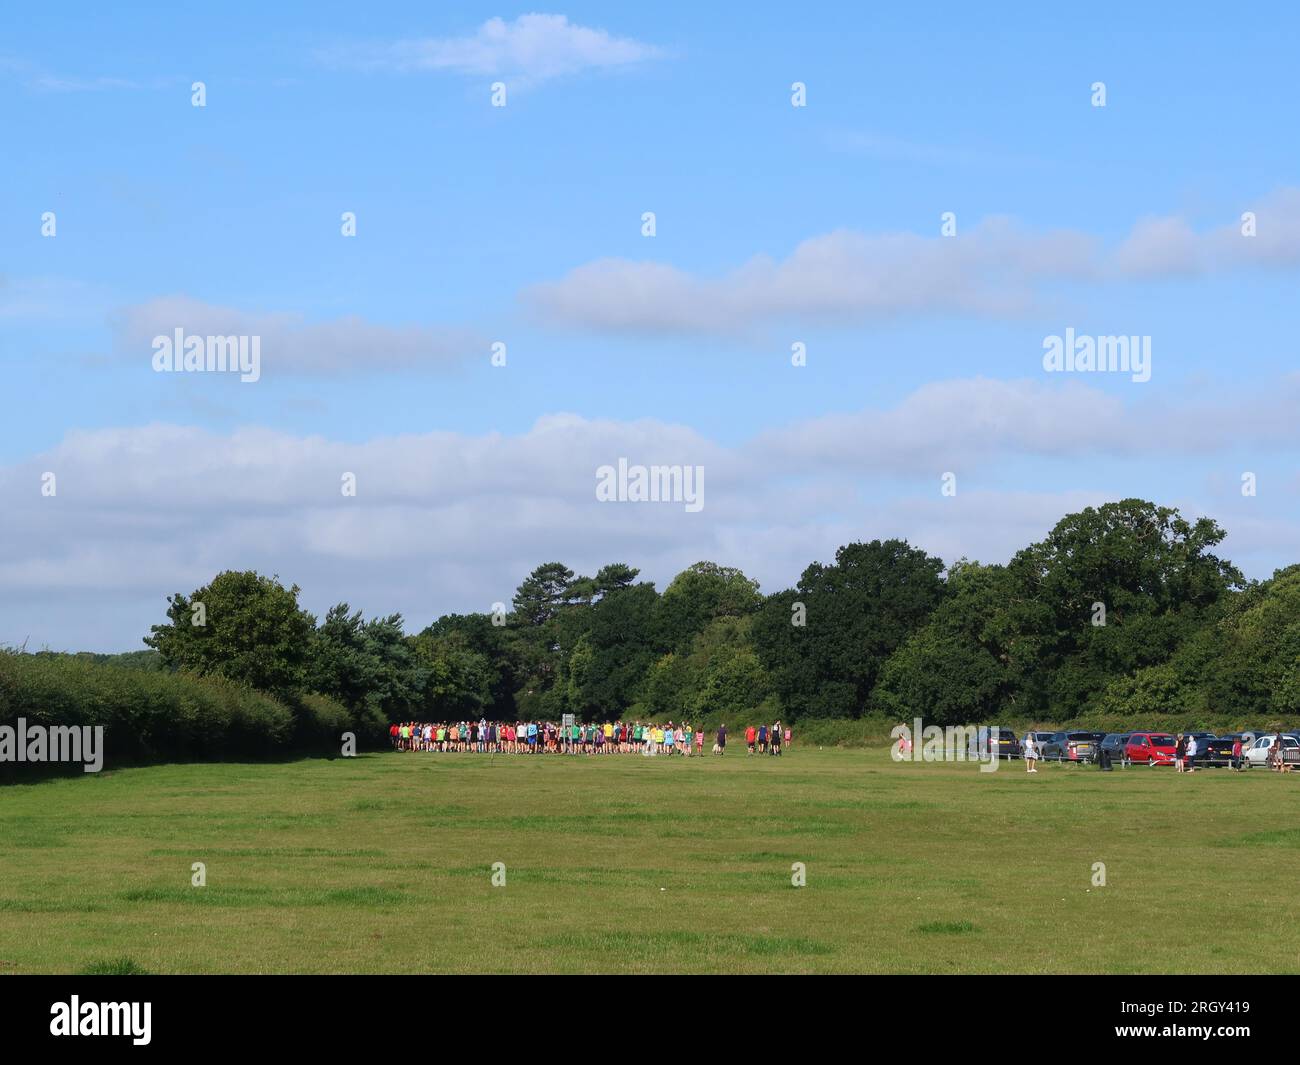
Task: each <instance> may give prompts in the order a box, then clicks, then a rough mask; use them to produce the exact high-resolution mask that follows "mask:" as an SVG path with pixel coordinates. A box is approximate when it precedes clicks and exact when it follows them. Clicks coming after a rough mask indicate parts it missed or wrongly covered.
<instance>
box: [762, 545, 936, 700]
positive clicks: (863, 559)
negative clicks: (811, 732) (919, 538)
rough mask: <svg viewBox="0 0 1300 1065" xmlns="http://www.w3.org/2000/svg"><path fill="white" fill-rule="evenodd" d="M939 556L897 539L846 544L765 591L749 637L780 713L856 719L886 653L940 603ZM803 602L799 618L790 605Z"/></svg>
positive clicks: (895, 648) (867, 698)
mask: <svg viewBox="0 0 1300 1065" xmlns="http://www.w3.org/2000/svg"><path fill="white" fill-rule="evenodd" d="M942 572H943V562H942V561H941V560H940V559H938V558H933V557H931V556H929V555H927V554H925V552H924V551H920V550H918V549H916V548H913V547H910V546H908V544H906V543H905V542H904V541H902V540H886V541H883V542H882V541H880V540H873V541H872V542H871V543H865V544H863V543H858V544H849V545H848V546H846V547H841V548H840V549H839V550H838V551H837V552H836V553H835V562H834V564H832V565H829V566H826V565H822V564H821V563H819V562H814V563H813V564H812V565H811V566H809V567H808V568H807V569H806V570H804V572H803V576H802V577H800V578H799V584H798V587H797V588H796V589H795V590H794V591H792V592H783V593H781V594H779V595H776V596H772V597H769V598H768V599H767V600H766V601H765V602H764V604H763V607H762V610H761V611H760V613H759V617H758V620H757V622H756V624H755V627H754V642H755V645H756V648H757V651H758V654H759V656H760V658H761V659H762V662H763V664H764V666H766V668H767V670H768V672H769V673H770V674H771V677H772V682H773V686H774V688H775V690H776V692H777V694H778V695H779V696H780V699H781V702H782V704H783V705H784V706H785V707H786V710H787V713H788V714H789V715H791V716H796V717H858V716H859V715H860V714H862V713H863V711H864V710H865V709H866V708H867V706H868V702H869V698H870V695H871V692H872V689H873V688H874V687H875V684H876V679H877V676H878V674H879V672H880V669H881V668H882V666H883V665H884V663H885V661H886V660H887V659H888V657H889V656H890V655H891V654H892V653H893V652H894V651H895V650H897V648H898V647H899V646H901V645H902V643H903V642H904V641H905V640H906V639H907V637H908V636H910V635H911V634H912V633H913V632H915V631H916V630H917V629H918V628H920V626H921V625H922V624H924V623H925V621H926V620H927V619H928V618H929V616H930V614H931V612H932V611H933V610H934V609H935V607H937V606H938V605H939V603H940V602H942V601H943V599H944V596H945V593H946V588H945V585H944V582H943V579H942V576H941V574H942ZM798 607H802V610H803V611H804V619H803V620H804V622H805V623H804V624H803V625H797V624H795V623H794V622H795V620H796V619H797V618H798V616H799V615H798V614H796V613H795V609H796V608H798Z"/></svg>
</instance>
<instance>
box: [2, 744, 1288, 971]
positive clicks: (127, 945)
mask: <svg viewBox="0 0 1300 1065" xmlns="http://www.w3.org/2000/svg"><path fill="white" fill-rule="evenodd" d="M1298 814H1300V774H1295V775H1294V776H1286V777H1282V776H1279V775H1277V774H1273V773H1269V772H1267V771H1264V770H1253V771H1251V772H1250V773H1247V774H1240V775H1237V774H1232V773H1229V772H1227V771H1224V770H1214V771H1205V772H1198V773H1196V774H1195V775H1193V776H1190V777H1179V776H1177V775H1176V774H1175V773H1174V772H1173V771H1172V770H1170V769H1160V770H1148V769H1145V768H1134V769H1128V770H1116V771H1115V772H1113V773H1109V774H1106V773H1100V772H1098V771H1096V770H1093V769H1084V768H1071V767H1069V766H1064V767H1062V766H1045V767H1044V768H1043V770H1042V772H1040V773H1039V774H1038V775H1037V776H1027V775H1026V774H1025V772H1024V769H1023V766H1022V765H1021V763H1019V762H1013V763H1010V764H1009V765H1006V766H1004V767H1003V768H1002V769H1000V770H999V771H998V772H996V773H989V774H981V773H979V772H978V771H977V768H976V767H975V766H974V765H971V764H965V765H961V764H959V765H915V764H895V763H893V762H891V760H890V759H889V756H888V754H887V752H886V751H883V750H879V749H876V750H858V751H843V750H829V749H828V750H825V751H816V750H811V749H810V750H800V749H796V750H794V751H792V752H791V753H790V754H789V755H787V756H786V757H785V758H782V759H780V760H776V759H770V758H767V759H763V758H757V757H755V758H746V757H745V755H744V753H743V751H740V752H736V751H732V753H730V754H728V755H727V756H726V758H725V759H719V758H714V757H710V756H705V757H704V758H692V759H690V760H689V761H687V760H683V759H681V758H675V759H672V760H668V759H666V758H662V757H660V758H656V759H654V760H648V759H643V758H640V757H637V756H634V755H630V756H617V757H609V758H557V757H536V758H524V757H517V756H514V757H512V756H497V757H495V758H489V757H488V756H483V755H436V754H400V755H399V754H382V755H371V756H366V757H361V758H357V759H339V760H335V761H325V760H319V761H318V760H309V761H300V762H294V763H288V764H279V765H261V764H259V765H248V764H204V765H170V766H157V767H149V768H141V769H131V770H122V771H118V772H105V773H103V774H101V775H99V776H92V775H85V776H81V777H77V778H66V779H59V780H54V781H50V782H47V783H41V784H35V785H22V786H15V787H9V788H3V789H0V972H3V973H14V972H17V973H34V972H83V971H129V970H136V971H145V972H157V973H173V972H194V973H223V972H243V973H255V972H259V973H265V972H295V973H298V972H306V973H349V972H364V973H383V972H403V973H405V972H443V971H455V972H483V971H486V972H724V973H730V972H860V971H870V972H906V973H917V972H923V973H949V972H993V973H998V972H1045V973H1056V972H1102V973H1166V972H1213V973H1228V972H1294V971H1298V970H1300V924H1298V923H1297V922H1296V921H1295V920H1294V908H1295V902H1294V898H1295V884H1296V881H1297V877H1298V876H1300V816H1297V815H1298ZM193 862H204V863H206V866H207V880H208V883H207V886H206V887H202V888H196V887H192V886H190V879H191V875H192V874H191V864H192V863H193ZM494 862H504V863H505V866H506V881H507V882H506V885H505V886H504V887H499V888H497V887H493V886H492V884H491V880H490V878H491V866H492V864H493V863H494ZM794 862H803V863H806V866H807V886H806V887H804V888H795V887H793V886H792V885H791V865H792V863H794ZM1094 862H1104V863H1105V865H1106V875H1107V880H1108V884H1107V886H1105V887H1094V886H1093V885H1092V876H1093V871H1092V866H1093V863H1094ZM1266 928H1267V931H1266V930H1265V929H1266Z"/></svg>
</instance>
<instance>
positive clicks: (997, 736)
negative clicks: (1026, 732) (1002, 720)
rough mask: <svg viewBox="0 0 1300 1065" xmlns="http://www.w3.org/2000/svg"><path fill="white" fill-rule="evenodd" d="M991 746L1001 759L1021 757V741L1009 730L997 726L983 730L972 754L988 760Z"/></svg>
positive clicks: (971, 751) (975, 742)
mask: <svg viewBox="0 0 1300 1065" xmlns="http://www.w3.org/2000/svg"><path fill="white" fill-rule="evenodd" d="M990 746H992V748H993V749H994V750H996V751H997V753H998V757H999V758H1019V757H1020V741H1019V740H1018V739H1016V734H1015V733H1014V732H1012V731H1011V730H1010V729H1009V728H1001V727H999V726H997V725H992V726H990V727H988V728H981V729H980V730H979V734H978V738H977V739H976V740H975V741H974V744H973V746H972V747H971V750H970V754H971V755H972V756H974V757H979V758H987V757H988V752H989V749H990Z"/></svg>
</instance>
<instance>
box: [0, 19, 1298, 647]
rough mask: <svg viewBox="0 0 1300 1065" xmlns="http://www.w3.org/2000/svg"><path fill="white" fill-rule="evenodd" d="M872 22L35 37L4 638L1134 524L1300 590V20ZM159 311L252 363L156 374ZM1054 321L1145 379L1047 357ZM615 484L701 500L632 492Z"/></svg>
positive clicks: (515, 23)
mask: <svg viewBox="0 0 1300 1065" xmlns="http://www.w3.org/2000/svg"><path fill="white" fill-rule="evenodd" d="M859 8H860V5H855V4H806V5H800V6H798V7H790V6H789V5H776V4H770V5H768V4H764V5H759V6H758V9H757V10H755V7H754V5H739V4H736V5H699V4H675V3H667V4H656V5H653V6H649V5H647V6H646V7H645V8H643V9H642V10H640V11H638V10H636V9H635V8H632V7H628V6H625V5H619V6H612V5H595V4H571V5H565V6H564V7H554V8H546V9H543V11H542V12H541V13H536V9H533V8H528V7H517V6H510V5H500V4H495V5H479V4H441V5H436V6H434V5H429V4H382V3H380V4H372V5H367V6H366V7H364V8H358V7H357V6H355V5H352V4H342V3H313V4H311V5H295V4H285V5H275V6H274V7H273V8H271V9H268V8H267V7H265V6H263V5H257V6H254V5H243V4H232V5H222V8H221V10H220V11H216V10H197V9H196V10H190V11H185V10H176V9H175V7H174V6H164V5H158V6H152V7H151V6H147V5H145V6H139V7H137V6H135V5H133V6H132V9H131V10H130V11H125V12H111V11H105V10H102V9H100V8H99V7H97V6H91V5H82V4H71V5H62V6H59V7H56V8H54V9H49V8H47V7H44V6H32V7H31V8H30V9H28V10H24V9H23V8H21V7H10V8H9V9H7V13H6V15H5V16H4V18H5V19H6V20H7V21H9V22H10V23H11V24H10V26H9V27H7V28H8V29H10V30H11V32H8V33H4V34H3V35H0V40H3V41H4V42H5V43H4V44H3V45H0V114H2V115H3V137H4V145H5V152H4V155H5V165H4V166H3V168H0V365H3V367H4V371H5V380H6V385H7V388H6V390H5V391H6V400H7V401H6V402H5V403H4V407H3V411H4V413H3V417H2V418H0V498H3V499H4V501H5V508H6V513H7V514H8V516H9V520H8V521H6V522H5V523H4V526H3V527H0V546H2V547H3V561H0V642H11V643H12V642H21V641H22V640H24V639H29V640H30V643H31V644H34V645H41V644H47V645H49V646H53V647H59V648H64V647H85V648H88V649H96V650H121V649H129V648H132V647H135V646H138V639H139V636H140V635H141V634H142V633H143V631H144V630H145V629H147V626H148V624H149V623H150V622H152V621H154V620H157V619H158V618H159V617H160V616H161V613H162V610H163V606H164V597H165V595H166V594H168V593H170V592H174V591H182V590H183V591H189V590H190V589H192V588H193V587H196V586H197V585H198V584H200V583H202V582H203V581H205V580H206V579H208V578H209V577H210V576H212V574H213V573H215V572H216V571H217V570H218V569H220V568H225V567H228V566H234V567H239V568H246V567H256V568H259V569H263V570H266V571H269V572H277V573H279V574H280V576H281V577H282V578H284V579H285V580H287V581H296V582H298V583H299V584H301V585H302V586H303V589H304V601H305V602H306V603H307V605H308V606H309V607H311V608H312V609H313V610H316V611H318V612H319V611H323V610H324V609H325V608H326V607H327V606H328V605H329V604H330V603H331V602H334V601H337V600H339V599H345V598H346V599H348V600H349V601H351V602H352V603H353V604H354V606H360V607H362V608H364V609H366V610H367V611H369V612H385V613H386V612H388V611H390V610H402V611H403V612H404V613H406V615H407V616H408V619H409V620H410V622H411V624H412V626H420V625H423V624H425V623H427V622H428V621H429V620H431V619H432V618H433V617H435V616H436V615H437V614H439V613H441V612H444V611H447V610H470V609H489V608H490V604H491V603H492V602H493V601H495V600H498V599H501V600H508V598H509V595H510V593H511V591H512V590H513V588H514V586H515V584H516V583H517V582H518V580H519V579H520V578H521V577H522V576H523V575H524V573H525V572H526V571H527V570H528V569H529V568H531V567H532V566H533V565H535V564H536V563H538V562H541V561H546V560H549V559H551V558H555V557H558V558H561V559H563V560H565V561H567V562H569V564H570V565H572V566H574V567H575V568H577V569H580V570H583V571H592V570H594V569H595V568H596V567H597V566H599V565H600V564H601V563H602V562H605V561H610V560H614V559H620V560H626V561H628V562H630V563H632V564H633V565H640V566H642V567H643V569H644V571H645V573H646V575H647V576H648V577H650V578H652V579H655V580H656V581H658V582H659V583H660V585H661V586H662V584H663V583H666V581H667V580H668V579H670V578H671V576H672V575H673V573H674V572H676V571H677V570H678V569H680V568H681V567H682V566H684V565H686V564H688V563H690V562H692V561H695V560H696V559H699V558H714V559H716V560H718V561H721V562H727V563H731V564H738V565H742V566H743V567H744V568H746V570H747V571H748V572H751V573H753V574H754V575H755V576H757V577H758V578H759V579H760V580H761V581H762V583H763V586H764V588H766V589H767V590H776V589H777V588H780V587H785V586H788V585H789V584H791V583H793V582H794V580H795V579H797V577H798V574H799V572H800V570H801V569H802V568H803V566H804V565H806V564H807V563H808V562H810V561H812V560H814V559H824V558H827V557H829V556H830V554H831V553H833V551H834V548H835V546H837V545H838V544H840V543H843V542H846V541H848V540H852V539H870V538H873V537H876V536H886V535H899V536H904V537H907V538H909V539H911V540H912V541H913V542H916V543H919V544H921V545H922V546H925V547H927V548H928V549H930V550H933V551H935V552H936V553H938V554H941V555H942V556H943V557H945V558H946V559H948V560H951V559H953V558H956V557H959V556H961V555H967V556H971V557H978V558H982V559H986V560H989V561H1000V560H1004V559H1005V558H1006V557H1008V556H1009V555H1010V553H1011V552H1012V551H1014V550H1015V549H1016V548H1017V547H1019V546H1022V545H1023V544H1025V543H1027V542H1029V541H1030V540H1032V539H1036V538H1038V537H1040V536H1041V535H1042V534H1043V533H1045V532H1046V531H1047V529H1048V528H1050V526H1051V525H1052V524H1053V523H1054V522H1055V520H1057V519H1058V518H1059V517H1060V516H1061V515H1062V514H1064V513H1065V512H1066V511H1067V510H1069V509H1073V508H1075V507H1077V506H1081V505H1086V504H1088V503H1095V502H1101V501H1104V500H1106V499H1113V498H1120V497H1122V496H1126V495H1140V496H1143V497H1146V498H1152V499H1156V500H1158V501H1160V502H1164V503H1168V504H1170V505H1175V506H1179V507H1181V508H1182V509H1184V511H1185V512H1187V513H1189V514H1200V513H1208V514H1210V515H1212V516H1214V517H1216V518H1218V519H1219V520H1220V521H1221V522H1222V523H1223V524H1224V525H1225V527H1226V528H1227V529H1228V530H1229V539H1228V541H1227V546H1226V549H1227V553H1228V554H1229V555H1231V556H1232V557H1233V558H1234V559H1236V560H1237V561H1238V562H1239V563H1240V564H1241V565H1242V566H1243V567H1244V568H1245V569H1246V570H1247V571H1248V572H1249V573H1250V574H1251V575H1252V576H1256V577H1264V576H1267V575H1268V574H1269V573H1270V572H1271V570H1272V569H1273V568H1274V567H1275V566H1279V565H1284V564H1288V563H1290V562H1292V561H1295V560H1296V559H1297V552H1296V550H1295V547H1296V545H1297V543H1298V542H1300V538H1297V536H1296V533H1297V517H1298V515H1297V512H1296V505H1295V500H1296V491H1297V488H1300V478H1297V473H1296V466H1295V457H1296V451H1297V443H1298V442H1300V440H1298V437H1297V431H1296V430H1295V429H1294V428H1293V427H1292V426H1291V422H1292V421H1294V420H1295V419H1294V417H1293V416H1292V412H1293V411H1294V410H1295V403H1294V400H1295V399H1296V398H1297V396H1298V394H1300V387H1298V386H1300V382H1298V381H1297V378H1296V376H1295V367H1296V363H1297V354H1300V353H1298V352H1297V343H1296V340H1295V336H1296V329H1295V304H1296V301H1295V295H1296V282H1297V276H1298V273H1300V191H1297V190H1300V147H1298V146H1297V141H1296V138H1295V137H1294V136H1292V135H1290V133H1289V126H1290V125H1291V124H1292V115H1291V111H1292V110H1293V108H1292V107H1291V104H1290V102H1291V101H1293V100H1294V99H1295V98H1296V90H1297V88H1298V87H1300V86H1298V85H1297V81H1298V80H1300V75H1297V73H1296V69H1295V64H1294V61H1293V56H1292V55H1291V42H1293V41H1294V40H1295V38H1296V31H1297V29H1298V28H1300V27H1297V25H1296V23H1297V15H1296V14H1294V13H1293V12H1292V11H1290V10H1288V9H1286V8H1284V7H1282V6H1281V5H1267V6H1263V5H1261V6H1257V7H1252V6H1251V5H1249V4H1247V5H1238V6H1236V7H1234V8H1233V9H1232V10H1231V12H1230V13H1226V14H1225V13H1224V12H1223V11H1222V9H1217V10H1216V8H1215V7H1213V6H1211V5H1208V4H1205V5H1187V6H1184V7H1181V8H1180V9H1179V11H1178V13H1177V17H1176V18H1175V17H1173V16H1172V15H1171V14H1170V13H1169V12H1167V11H1161V10H1154V9H1153V10H1151V11H1149V12H1140V11H1138V12H1135V11H1133V10H1130V9H1129V8H1128V7H1126V6H1124V5H1089V6H1088V7H1087V9H1086V10H1083V9H1080V10H1075V11H1068V12H1061V11H1057V12H1050V13H1049V12H1046V11H1044V10H1042V9H1041V7H1040V6H1039V5H1030V4H1024V5H999V6H998V9H997V10H996V11H992V10H987V9H967V6H966V5H956V4H951V5H948V4H935V5H906V6H903V5H900V6H899V7H898V8H896V9H893V10H885V11H869V12H868V11H862V10H860V9H859ZM490 20H496V21H490ZM195 81H202V82H204V84H205V86H206V92H207V101H206V106H204V107H202V108H199V107H194V106H192V105H191V84H192V83H193V82H195ZM497 81H500V82H503V83H504V84H505V85H506V90H507V103H506V106H505V107H493V106H491V100H490V86H491V85H492V84H493V83H494V82H497ZM1098 81H1100V82H1104V83H1105V87H1106V106H1105V107H1094V106H1093V105H1092V99H1091V98H1092V88H1091V86H1092V85H1093V83H1094V82H1098ZM794 82H803V83H805V84H806V86H807V106H806V107H798V108H796V107H792V106H791V86H792V83H794ZM47 211H52V212H54V213H55V215H56V218H57V235H56V236H54V237H47V236H43V235H42V232H41V217H42V215H43V213H44V212H47ZM345 211H351V212H355V214H356V217H357V236H356V237H350V238H347V237H343V236H341V234H340V216H341V214H342V213H343V212H345ZM646 211H653V212H654V213H655V216H656V234H655V236H653V237H645V236H643V235H642V233H641V217H642V214H643V212H646ZM1247 211H1250V212H1255V213H1256V215H1257V219H1258V233H1257V235H1256V236H1255V237H1253V238H1249V237H1246V236H1244V235H1243V234H1242V233H1241V232H1240V225H1241V223H1240V219H1241V216H1242V214H1243V212H1247ZM944 212H953V213H955V215H956V218H957V235H956V237H953V238H945V237H941V236H940V218H941V215H943V213H944ZM176 327H183V328H187V329H188V330H189V331H190V332H200V333H202V332H218V333H222V334H225V333H235V332H248V333H257V334H260V335H261V336H262V340H263V375H262V379H261V380H260V381H258V382H257V383H256V384H245V383H240V382H239V381H237V380H233V379H225V378H221V377H218V376H213V375H204V374H188V375H187V374H157V373H154V372H153V370H152V367H151V365H150V358H151V354H152V352H151V349H150V345H149V338H150V337H151V336H153V335H154V334H155V333H159V334H169V333H170V332H171V331H172V329H173V328H176ZM208 327H210V328H208ZM1067 327H1069V328H1073V329H1074V330H1075V331H1076V332H1077V333H1088V334H1096V335H1110V334H1122V335H1142V336H1149V337H1151V344H1152V350H1153V355H1152V374H1151V379H1150V380H1149V381H1147V382H1145V383H1135V382H1133V381H1132V380H1131V379H1130V378H1129V376H1127V375H1122V374H1096V373H1094V374H1047V373H1045V372H1044V370H1043V367H1042V363H1041V358H1042V350H1043V347H1042V345H1043V341H1044V338H1045V337H1046V336H1050V335H1059V334H1062V333H1063V332H1064V330H1065V329H1066V328H1067ZM493 341H501V342H503V343H505V344H506V345H507V351H508V355H507V365H506V366H504V367H499V366H498V367H494V366H492V365H491V364H490V362H489V355H490V350H489V346H490V344H491V343H492V342H493ZM795 342H802V343H804V344H805V345H806V346H807V351H808V364H807V365H806V366H802V367H793V366H791V363H790V350H791V344H792V343H795ZM620 456H627V457H628V458H629V459H630V461H632V462H644V463H655V462H674V463H684V464H700V465H704V466H705V468H706V470H707V472H708V482H707V484H708V492H709V496H708V504H707V505H706V507H705V508H704V510H703V511H702V512H701V513H699V514H688V513H683V512H682V511H681V509H680V508H672V507H665V506H657V509H656V508H655V507H651V508H649V509H647V506H645V505H628V506H624V507H609V506H602V505H601V504H599V503H597V502H596V501H595V499H594V498H593V492H592V482H593V470H594V467H595V466H597V465H599V464H602V463H605V462H614V461H616V460H617V458H618V457H620ZM341 471H356V472H358V474H359V483H360V489H359V491H358V495H357V497H356V498H355V499H341V498H340V497H339V491H338V487H337V486H338V481H339V475H340V472H341ZM948 471H952V472H955V473H956V474H957V477H958V486H959V487H958V492H957V495H956V496H955V497H943V496H941V495H940V492H939V483H940V476H941V474H942V473H944V472H948ZM1245 471H1250V472H1254V473H1255V474H1256V475H1257V478H1258V485H1259V488H1258V493H1257V495H1255V496H1250V497H1246V496H1243V495H1242V493H1241V490H1240V482H1241V475H1242V473H1243V472H1245ZM45 472H54V473H55V474H56V475H57V476H58V494H57V496H56V497H55V498H47V497H42V496H41V494H40V484H41V480H40V478H41V475H42V474H43V473H45ZM715 500H716V503H715Z"/></svg>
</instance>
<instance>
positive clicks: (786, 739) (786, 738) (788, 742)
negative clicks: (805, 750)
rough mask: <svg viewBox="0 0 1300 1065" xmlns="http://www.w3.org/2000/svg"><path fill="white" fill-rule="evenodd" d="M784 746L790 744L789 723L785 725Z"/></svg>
mask: <svg viewBox="0 0 1300 1065" xmlns="http://www.w3.org/2000/svg"><path fill="white" fill-rule="evenodd" d="M784 746H785V747H789V746H790V726H789V725H787V726H786V727H785V744H784Z"/></svg>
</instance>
